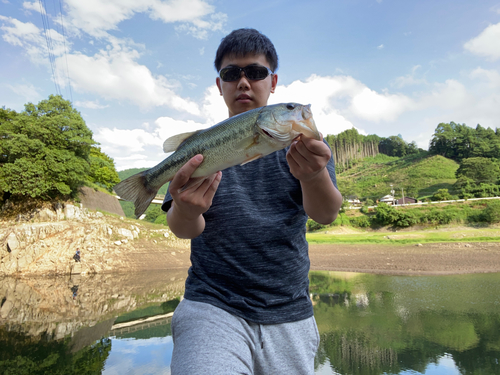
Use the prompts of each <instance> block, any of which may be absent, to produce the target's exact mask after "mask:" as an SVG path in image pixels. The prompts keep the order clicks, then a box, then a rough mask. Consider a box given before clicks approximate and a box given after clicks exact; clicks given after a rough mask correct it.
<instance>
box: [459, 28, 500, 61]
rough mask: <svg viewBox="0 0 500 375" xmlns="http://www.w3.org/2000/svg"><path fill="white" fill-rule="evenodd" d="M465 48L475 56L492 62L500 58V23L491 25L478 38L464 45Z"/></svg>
mask: <svg viewBox="0 0 500 375" xmlns="http://www.w3.org/2000/svg"><path fill="white" fill-rule="evenodd" d="M464 48H465V49H466V50H468V51H469V52H472V53H473V54H475V55H479V56H484V57H486V58H489V59H491V60H497V59H499V58H500V23H497V24H496V25H490V26H488V27H487V28H486V29H484V30H483V32H482V33H481V34H479V35H478V36H477V37H475V38H473V39H471V40H469V41H468V42H467V43H465V44H464Z"/></svg>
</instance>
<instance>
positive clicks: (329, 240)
mask: <svg viewBox="0 0 500 375" xmlns="http://www.w3.org/2000/svg"><path fill="white" fill-rule="evenodd" d="M306 237H307V241H308V242H309V243H311V244H385V245H391V244H392V245H407V244H418V243H441V242H500V228H499V227H485V228H472V227H466V228H464V227H456V228H452V227H442V228H441V229H436V228H435V227H434V229H424V230H414V231H398V232H389V231H387V232H385V231H384V232H373V231H361V230H359V231H357V232H356V233H347V234H344V233H329V232H327V233H324V232H322V233H319V232H317V233H308V234H307V235H306Z"/></svg>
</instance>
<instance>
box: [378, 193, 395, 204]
mask: <svg viewBox="0 0 500 375" xmlns="http://www.w3.org/2000/svg"><path fill="white" fill-rule="evenodd" d="M379 202H384V203H387V204H394V196H392V195H390V194H389V195H384V196H383V197H382V198H380V200H379Z"/></svg>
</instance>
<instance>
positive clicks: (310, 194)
mask: <svg viewBox="0 0 500 375" xmlns="http://www.w3.org/2000/svg"><path fill="white" fill-rule="evenodd" d="M331 155H332V152H331V150H330V147H328V146H327V145H326V144H325V143H324V142H323V140H321V141H318V140H315V139H312V138H306V137H301V138H300V140H299V141H296V142H294V143H293V144H292V145H291V146H290V149H289V150H288V153H287V155H286V158H287V161H288V165H289V166H290V172H291V173H292V175H293V176H294V177H295V178H297V179H298V180H299V181H300V185H301V187H302V198H303V204H304V210H305V211H306V213H307V215H308V216H309V217H310V218H311V219H313V220H314V221H316V222H318V223H320V224H330V223H331V222H332V221H334V220H335V219H336V217H337V215H338V212H339V210H340V206H341V205H342V195H341V194H340V192H339V191H338V190H337V188H336V187H335V185H334V184H333V182H332V180H331V178H330V174H329V173H328V170H327V169H326V165H327V164H328V161H329V160H330V158H331Z"/></svg>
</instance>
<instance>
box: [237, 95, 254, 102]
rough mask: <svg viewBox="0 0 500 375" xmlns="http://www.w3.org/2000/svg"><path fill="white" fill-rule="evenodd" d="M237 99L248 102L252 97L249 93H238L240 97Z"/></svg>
mask: <svg viewBox="0 0 500 375" xmlns="http://www.w3.org/2000/svg"><path fill="white" fill-rule="evenodd" d="M236 100H237V101H241V102H247V101H250V100H252V98H250V97H249V96H248V95H244V94H242V95H238V97H237V98H236Z"/></svg>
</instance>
